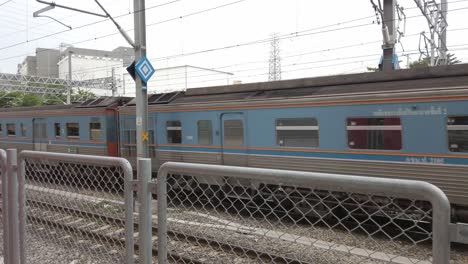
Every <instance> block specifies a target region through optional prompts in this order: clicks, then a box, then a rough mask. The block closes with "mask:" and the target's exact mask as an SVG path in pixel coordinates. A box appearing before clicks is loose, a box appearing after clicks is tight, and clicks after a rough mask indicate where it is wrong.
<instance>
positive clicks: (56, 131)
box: [54, 123, 61, 138]
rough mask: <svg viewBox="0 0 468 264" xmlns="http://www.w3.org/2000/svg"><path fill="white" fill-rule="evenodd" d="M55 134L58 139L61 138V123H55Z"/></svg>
mask: <svg viewBox="0 0 468 264" xmlns="http://www.w3.org/2000/svg"><path fill="white" fill-rule="evenodd" d="M54 131H55V132H54V133H55V137H56V138H60V134H61V133H60V131H61V130H60V123H54Z"/></svg>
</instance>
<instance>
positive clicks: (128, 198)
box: [121, 161, 135, 264]
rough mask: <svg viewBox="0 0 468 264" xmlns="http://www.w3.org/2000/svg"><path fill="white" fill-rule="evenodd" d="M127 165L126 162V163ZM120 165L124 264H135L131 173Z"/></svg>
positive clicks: (124, 165)
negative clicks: (123, 208) (122, 189)
mask: <svg viewBox="0 0 468 264" xmlns="http://www.w3.org/2000/svg"><path fill="white" fill-rule="evenodd" d="M127 164H128V161H127ZM127 164H122V165H121V167H122V168H123V170H124V177H125V178H124V185H125V186H124V193H125V252H126V260H127V262H126V264H133V263H135V260H134V257H133V255H134V253H135V249H134V246H135V243H134V237H133V228H134V225H133V212H134V205H135V204H134V200H133V197H134V195H133V185H132V181H133V171H132V168H131V167H129V166H126V165H127Z"/></svg>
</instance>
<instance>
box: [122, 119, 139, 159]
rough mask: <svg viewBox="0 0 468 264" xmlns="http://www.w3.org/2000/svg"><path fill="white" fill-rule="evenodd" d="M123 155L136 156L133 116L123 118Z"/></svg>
mask: <svg viewBox="0 0 468 264" xmlns="http://www.w3.org/2000/svg"><path fill="white" fill-rule="evenodd" d="M122 128H123V135H122V143H123V147H124V150H123V155H124V156H125V157H136V121H135V118H131V117H128V118H123V122H122Z"/></svg>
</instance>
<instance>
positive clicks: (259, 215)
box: [176, 195, 432, 241]
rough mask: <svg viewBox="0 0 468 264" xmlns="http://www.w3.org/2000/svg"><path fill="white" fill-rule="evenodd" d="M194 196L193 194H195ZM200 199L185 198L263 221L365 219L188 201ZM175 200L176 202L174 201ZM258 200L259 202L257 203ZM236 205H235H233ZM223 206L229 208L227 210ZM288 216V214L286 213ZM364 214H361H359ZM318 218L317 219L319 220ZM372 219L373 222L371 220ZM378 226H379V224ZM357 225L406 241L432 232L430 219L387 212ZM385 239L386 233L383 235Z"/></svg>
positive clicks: (343, 223)
mask: <svg viewBox="0 0 468 264" xmlns="http://www.w3.org/2000/svg"><path fill="white" fill-rule="evenodd" d="M195 196H196V195H195ZM196 199H199V200H200V202H199V204H200V205H198V204H194V203H193V202H188V205H187V208H189V207H188V206H191V207H193V208H194V209H199V210H201V209H203V208H206V207H208V206H207V205H211V206H210V207H211V208H212V209H214V210H221V211H226V212H229V213H232V214H239V215H241V216H245V217H254V218H256V219H258V220H259V221H265V220H267V219H269V220H270V221H273V222H274V221H277V220H278V219H282V221H286V222H289V223H291V224H295V225H303V226H310V225H311V223H314V225H322V226H324V227H329V226H333V227H334V228H337V229H340V228H341V229H343V230H344V229H345V228H347V227H352V226H353V225H355V224H356V220H357V219H359V217H361V220H362V219H364V218H365V217H364V215H357V214H356V215H354V217H353V218H352V219H353V220H349V219H350V218H349V217H346V214H343V215H341V214H339V213H337V214H336V215H333V217H331V218H329V219H327V218H322V217H319V216H306V215H305V214H304V213H303V212H298V211H294V210H292V211H291V210H289V211H288V210H285V209H284V208H283V209H282V210H281V209H278V208H281V207H278V206H274V205H269V206H267V205H265V206H263V207H262V206H260V205H259V204H258V203H255V202H252V201H251V200H250V201H248V202H245V201H242V200H240V199H238V198H235V199H223V201H222V202H221V203H218V204H216V205H212V204H211V202H210V200H209V199H208V198H203V199H200V197H196V198H195V197H193V199H187V200H190V201H193V200H196ZM176 204H178V203H176ZM260 204H261V203H260ZM236 205H237V207H235V206H236ZM226 208H229V209H228V210H226ZM286 216H287V217H286ZM338 217H341V219H340V220H339V222H340V224H337V220H336V218H338ZM362 217H364V218H362ZM319 219H320V221H319ZM389 219H390V220H391V222H392V224H387V225H385V224H382V223H383V222H385V221H387V222H388V221H389ZM371 223H373V224H371ZM377 224H381V226H380V227H379V225H377ZM359 225H360V226H361V229H360V231H359V230H356V229H355V230H354V231H353V232H356V233H359V232H361V233H363V232H367V233H373V232H375V230H377V229H382V230H384V231H385V232H386V233H387V234H398V233H401V232H403V231H404V233H405V234H406V236H402V237H401V238H400V239H406V240H409V241H421V240H423V239H428V240H429V241H430V238H431V236H430V234H431V232H432V231H431V229H432V226H431V223H430V222H428V221H419V222H418V224H417V225H415V222H413V221H411V220H408V219H397V218H390V217H389V216H388V215H387V217H385V216H381V215H376V216H374V217H373V218H372V219H371V218H367V221H363V222H360V223H359ZM409 225H411V226H412V227H411V228H409V227H408V226H409ZM382 237H383V238H384V239H385V238H387V239H388V237H385V235H384V236H382Z"/></svg>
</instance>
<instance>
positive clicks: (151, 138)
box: [148, 117, 156, 158]
mask: <svg viewBox="0 0 468 264" xmlns="http://www.w3.org/2000/svg"><path fill="white" fill-rule="evenodd" d="M154 124H155V123H154V118H153V117H148V144H149V145H150V147H149V150H148V154H149V157H150V158H154V157H156V148H155V146H154Z"/></svg>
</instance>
